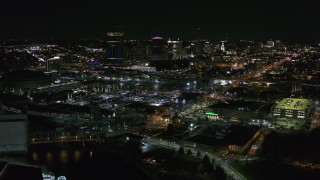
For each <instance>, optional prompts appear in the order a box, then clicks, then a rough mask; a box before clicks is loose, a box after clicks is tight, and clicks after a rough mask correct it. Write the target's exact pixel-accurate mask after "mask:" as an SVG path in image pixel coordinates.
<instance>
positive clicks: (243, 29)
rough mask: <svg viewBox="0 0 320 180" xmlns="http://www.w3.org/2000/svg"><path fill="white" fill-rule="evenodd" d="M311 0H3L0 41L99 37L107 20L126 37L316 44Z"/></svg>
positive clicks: (315, 5)
mask: <svg viewBox="0 0 320 180" xmlns="http://www.w3.org/2000/svg"><path fill="white" fill-rule="evenodd" d="M3 1H5V0H3ZM317 1H318V0H219V1H218V0H171V1H169V0H162V1H160V0H126V1H124V0H99V1H98V0H86V1H84V0H7V1H5V2H1V3H0V23H1V26H0V29H1V30H0V32H1V33H0V39H2V40H7V39H12V38H14V39H22V38H28V39H30V38H31V39H39V40H45V39H52V38H54V39H79V38H84V39H94V38H98V39H103V38H105V36H106V32H107V29H108V25H109V24H110V23H114V22H122V23H123V24H124V25H125V33H126V39H149V38H150V37H152V36H155V35H159V36H163V37H171V38H178V37H179V38H180V39H195V38H196V37H197V36H199V37H201V38H207V39H214V40H219V39H224V38H225V37H226V36H227V37H228V38H229V39H231V40H232V39H233V40H237V39H249V40H268V39H280V40H285V41H304V42H308V41H309V42H318V41H320V10H319V9H320V3H319V2H317ZM199 29H200V30H199ZM199 34H200V35H199Z"/></svg>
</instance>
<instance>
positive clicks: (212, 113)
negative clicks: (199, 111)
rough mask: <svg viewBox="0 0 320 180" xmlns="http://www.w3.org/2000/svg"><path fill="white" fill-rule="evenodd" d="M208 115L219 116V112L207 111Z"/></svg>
mask: <svg viewBox="0 0 320 180" xmlns="http://www.w3.org/2000/svg"><path fill="white" fill-rule="evenodd" d="M206 115H209V116H219V114H216V113H214V112H206Z"/></svg>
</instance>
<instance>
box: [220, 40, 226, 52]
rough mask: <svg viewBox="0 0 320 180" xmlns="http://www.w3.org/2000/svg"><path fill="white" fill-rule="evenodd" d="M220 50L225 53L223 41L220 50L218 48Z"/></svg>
mask: <svg viewBox="0 0 320 180" xmlns="http://www.w3.org/2000/svg"><path fill="white" fill-rule="evenodd" d="M220 50H221V51H222V52H225V51H226V48H225V47H224V41H221V48H220Z"/></svg>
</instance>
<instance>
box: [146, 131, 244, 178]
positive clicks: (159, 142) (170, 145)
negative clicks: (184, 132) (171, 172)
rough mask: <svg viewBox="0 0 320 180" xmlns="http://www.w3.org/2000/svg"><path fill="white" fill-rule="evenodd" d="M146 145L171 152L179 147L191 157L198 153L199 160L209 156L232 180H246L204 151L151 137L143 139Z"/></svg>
mask: <svg viewBox="0 0 320 180" xmlns="http://www.w3.org/2000/svg"><path fill="white" fill-rule="evenodd" d="M145 140H146V141H147V142H148V143H150V144H154V145H158V146H161V147H165V148H168V149H173V150H176V151H177V150H178V149H179V148H180V147H183V148H184V150H185V151H186V150H187V149H190V150H191V152H192V155H193V156H197V153H198V151H200V153H201V158H203V157H204V156H205V154H207V155H208V156H209V158H210V159H214V160H215V161H214V162H215V164H216V165H218V166H220V167H222V168H223V169H224V170H225V171H226V173H227V174H228V175H230V176H231V177H232V178H233V179H235V180H246V179H247V178H245V177H244V176H243V175H242V174H240V173H239V172H238V171H236V170H235V169H234V168H233V167H231V165H230V164H229V163H228V162H227V161H226V160H223V159H221V158H219V157H217V156H216V155H214V154H212V153H209V152H207V151H205V150H200V149H198V148H196V147H193V148H190V147H187V146H184V145H180V144H179V143H177V142H170V141H167V140H164V139H158V138H152V137H147V138H146V139H145Z"/></svg>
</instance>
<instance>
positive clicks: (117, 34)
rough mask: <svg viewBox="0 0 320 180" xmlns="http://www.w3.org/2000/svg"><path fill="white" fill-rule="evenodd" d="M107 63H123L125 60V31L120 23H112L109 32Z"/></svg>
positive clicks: (106, 53) (106, 52)
mask: <svg viewBox="0 0 320 180" xmlns="http://www.w3.org/2000/svg"><path fill="white" fill-rule="evenodd" d="M107 36H108V37H107V47H106V51H105V58H104V59H105V61H106V63H121V62H123V61H124V40H123V36H124V32H123V25H122V24H120V23H117V24H110V25H109V30H108V32H107Z"/></svg>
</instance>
